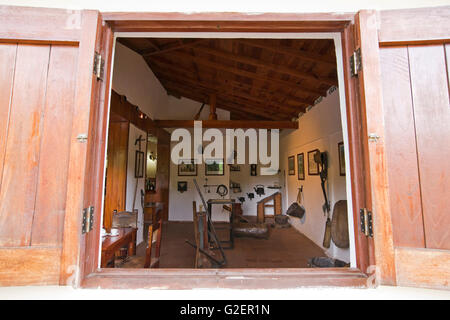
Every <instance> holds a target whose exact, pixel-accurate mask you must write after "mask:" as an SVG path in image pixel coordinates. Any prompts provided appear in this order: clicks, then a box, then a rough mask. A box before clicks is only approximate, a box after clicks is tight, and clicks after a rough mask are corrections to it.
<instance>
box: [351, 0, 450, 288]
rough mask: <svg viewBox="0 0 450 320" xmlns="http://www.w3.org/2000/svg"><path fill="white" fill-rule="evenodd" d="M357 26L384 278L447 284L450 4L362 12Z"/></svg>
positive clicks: (397, 281) (407, 283) (379, 262)
mask: <svg viewBox="0 0 450 320" xmlns="http://www.w3.org/2000/svg"><path fill="white" fill-rule="evenodd" d="M368 30H371V31H372V33H371V34H372V39H371V42H370V43H367V41H369V38H368V37H367V34H368V32H367V31H368ZM359 31H360V36H361V50H362V60H363V73H362V74H360V75H359V76H360V77H361V79H360V81H362V82H364V84H365V86H364V87H363V89H364V90H362V91H361V96H362V100H363V101H364V103H365V108H366V112H367V118H366V119H367V122H368V127H369V128H368V130H367V131H368V133H371V132H373V133H376V134H377V135H378V136H379V137H380V138H379V140H378V141H377V142H374V143H371V142H369V146H370V145H376V147H372V148H370V147H369V153H370V155H369V157H370V159H372V160H373V161H372V162H371V166H373V167H372V168H371V170H370V174H371V176H370V179H371V182H372V183H371V186H372V195H375V198H374V199H373V203H374V204H376V202H377V201H380V200H381V202H378V205H379V206H380V205H384V207H383V208H381V207H379V209H377V210H374V216H375V226H374V229H375V232H376V234H375V252H376V258H377V262H376V264H377V266H382V267H381V279H382V281H383V282H384V283H388V284H397V285H405V286H421V287H432V288H447V289H448V287H449V286H450V284H449V279H450V231H449V230H450V229H449V225H450V214H448V208H449V207H450V197H448V190H449V189H450V162H449V161H448V159H449V157H450V126H449V123H450V104H449V79H450V76H449V69H448V66H449V45H448V44H447V43H448V41H449V39H450V7H440V8H422V9H410V10H392V11H381V12H379V13H378V14H376V13H374V12H367V11H364V12H360V13H359ZM373 35H376V36H377V41H376V42H377V43H376V45H375V43H374V39H373ZM369 60H370V61H369ZM377 65H378V67H377ZM376 122H378V124H376V125H375V126H373V127H370V124H371V123H372V124H374V123H376ZM380 144H381V145H382V146H383V150H380ZM374 170H375V171H374ZM383 172H385V173H387V176H385V174H384V173H383ZM377 181H378V182H380V181H383V183H382V184H379V183H378V184H377ZM376 192H378V196H377V195H376ZM383 193H384V194H383ZM380 194H381V195H383V196H382V197H381V198H379V195H380ZM380 209H381V210H380Z"/></svg>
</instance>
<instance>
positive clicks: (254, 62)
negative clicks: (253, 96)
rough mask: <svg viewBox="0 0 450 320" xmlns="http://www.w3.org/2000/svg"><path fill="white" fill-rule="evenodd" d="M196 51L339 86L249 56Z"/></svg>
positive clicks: (333, 82) (334, 82)
mask: <svg viewBox="0 0 450 320" xmlns="http://www.w3.org/2000/svg"><path fill="white" fill-rule="evenodd" d="M195 50H198V51H201V52H204V53H209V54H211V55H213V56H216V57H219V58H221V59H228V60H232V61H236V62H241V63H245V64H249V65H252V66H256V67H259V68H262V69H266V70H271V71H273V72H277V73H284V74H287V75H290V76H293V77H297V78H300V79H306V80H312V81H318V82H320V83H324V84H327V85H329V86H333V85H336V84H337V80H336V79H331V78H328V77H323V76H316V75H312V74H311V73H308V72H303V71H299V70H295V69H292V68H289V67H287V66H285V65H280V64H273V63H271V62H267V61H261V60H259V59H255V58H251V57H247V56H243V55H236V54H233V53H231V52H227V51H222V50H218V49H212V48H208V47H204V46H198V47H196V48H195ZM177 54H178V53H177Z"/></svg>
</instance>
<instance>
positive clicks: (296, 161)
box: [99, 32, 356, 269]
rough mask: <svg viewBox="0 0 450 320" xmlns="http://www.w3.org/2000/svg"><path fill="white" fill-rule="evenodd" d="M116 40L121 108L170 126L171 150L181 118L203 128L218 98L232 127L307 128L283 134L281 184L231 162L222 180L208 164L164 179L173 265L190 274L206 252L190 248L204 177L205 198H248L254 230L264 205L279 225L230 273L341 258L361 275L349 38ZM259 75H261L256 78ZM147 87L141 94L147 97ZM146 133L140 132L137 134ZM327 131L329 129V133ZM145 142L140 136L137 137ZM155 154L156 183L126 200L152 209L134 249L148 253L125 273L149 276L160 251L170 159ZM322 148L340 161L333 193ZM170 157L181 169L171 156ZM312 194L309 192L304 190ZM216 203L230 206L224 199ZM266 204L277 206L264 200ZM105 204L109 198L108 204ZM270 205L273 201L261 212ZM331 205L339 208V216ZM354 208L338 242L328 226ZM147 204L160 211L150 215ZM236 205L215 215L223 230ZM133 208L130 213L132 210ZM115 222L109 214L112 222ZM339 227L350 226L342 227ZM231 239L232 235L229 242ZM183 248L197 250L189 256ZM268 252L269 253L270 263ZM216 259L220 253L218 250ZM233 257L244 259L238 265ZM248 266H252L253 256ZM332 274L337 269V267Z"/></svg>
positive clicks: (244, 203)
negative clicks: (282, 224)
mask: <svg viewBox="0 0 450 320" xmlns="http://www.w3.org/2000/svg"><path fill="white" fill-rule="evenodd" d="M213 36H214V37H213ZM114 39H115V43H114V48H115V49H114V65H113V71H112V74H113V76H112V79H111V81H112V82H111V84H112V85H111V88H112V89H113V92H112V96H111V99H110V101H111V104H114V103H117V101H121V102H120V103H122V104H124V103H125V104H128V107H131V108H135V109H136V110H138V113H139V114H138V116H139V117H141V116H142V117H145V119H147V117H148V118H151V119H152V120H155V122H158V123H159V125H160V128H159V129H158V130H160V135H161V134H162V135H164V136H165V137H166V138H165V139H166V141H167V137H168V133H169V132H172V131H173V130H174V129H175V128H176V125H180V123H179V122H178V123H175V122H173V125H172V123H171V121H175V120H190V119H194V118H195V117H196V116H199V117H198V118H199V120H202V119H203V120H206V119H208V116H209V115H208V112H209V110H208V109H210V106H211V103H210V99H211V93H213V94H215V95H216V96H215V99H217V100H216V101H215V103H216V106H214V107H215V108H217V111H216V114H218V115H219V119H220V120H248V121H269V120H278V121H292V120H295V121H298V123H299V124H300V125H299V127H300V129H297V130H294V129H283V130H282V132H281V138H280V141H281V143H280V144H281V148H280V151H279V162H280V169H279V171H278V172H277V174H276V175H273V176H271V177H270V178H266V179H262V178H264V177H263V176H261V175H259V174H256V175H255V176H252V174H251V168H252V167H251V164H250V163H248V162H247V163H245V164H243V165H241V166H234V165H230V164H228V163H226V162H225V163H224V169H223V173H222V174H220V175H219V176H220V177H219V178H217V176H208V175H207V174H206V171H205V170H206V165H205V168H203V167H201V168H200V169H199V168H195V171H196V172H195V176H194V175H193V173H189V172H188V173H187V174H186V175H184V174H183V173H180V165H179V164H174V163H171V164H170V168H169V174H168V175H166V176H160V178H161V179H162V180H164V181H165V183H167V184H168V189H167V192H168V194H169V197H168V199H167V200H166V202H164V201H163V207H164V205H165V214H163V216H164V219H163V220H164V223H163V224H162V226H163V230H164V229H165V232H163V235H162V240H161V242H162V246H161V250H162V258H161V261H160V264H159V266H160V267H161V268H164V267H165V268H182V269H183V268H190V265H193V263H192V261H193V260H194V259H193V256H194V255H195V249H192V248H190V247H189V246H187V245H186V243H185V241H184V240H187V239H186V238H189V239H190V241H191V243H192V242H194V236H193V231H194V227H193V225H192V220H193V216H192V210H191V209H190V208H191V205H192V202H193V201H196V202H197V203H200V198H199V195H198V193H197V191H196V190H195V189H194V186H193V179H194V178H193V177H195V178H197V180H199V181H200V185H201V186H202V188H201V189H202V191H203V192H204V193H210V192H211V191H210V190H211V188H212V187H217V186H219V185H224V186H226V187H227V189H229V190H228V192H230V194H229V197H230V196H231V197H234V198H235V199H236V202H237V201H238V199H239V202H240V203H239V210H241V212H242V216H243V220H242V221H241V222H244V221H245V222H246V223H250V224H248V225H250V226H252V227H253V226H255V224H254V223H257V222H261V221H259V220H260V218H259V217H258V215H260V214H259V211H260V210H259V209H258V206H262V208H263V209H262V211H263V216H266V215H267V218H265V217H264V218H263V219H264V220H263V222H264V224H265V225H266V226H268V227H267V228H266V229H268V232H267V235H266V236H267V238H268V239H266V240H265V241H266V242H264V240H255V237H254V235H253V239H248V234H247V235H245V234H244V237H242V238H238V239H237V240H236V241H238V242H239V245H237V248H240V249H241V251H239V250H233V251H229V253H228V254H227V253H225V255H226V256H228V257H229V259H228V260H229V261H227V264H228V267H229V268H246V267H249V268H283V267H285V268H286V267H287V268H303V267H309V266H311V262H312V259H311V258H319V257H320V258H324V260H314V261H319V263H320V262H321V261H325V262H330V263H331V262H333V263H335V262H336V261H339V262H342V264H340V265H339V264H338V265H337V266H343V267H356V253H355V241H354V237H353V234H354V233H353V232H352V231H353V230H354V223H353V214H352V213H353V208H352V201H351V199H352V190H351V176H350V168H349V165H348V163H349V152H348V148H347V147H346V146H348V132H347V116H346V101H345V92H344V90H342V91H340V90H338V88H339V87H342V88H343V87H344V85H343V81H344V75H343V65H342V39H341V34H340V33H298V34H294V33H289V34H285V33H273V34H272V33H264V34H260V33H221V34H220V37H218V35H217V34H211V33H197V32H196V33H128V32H125V33H116V34H115V36H114ZM308 48H309V49H308ZM308 50H310V51H309V53H310V55H309V56H308V54H307V53H308ZM330 57H331V59H330ZM302 58H303V59H302ZM183 59H184V60H183ZM123 61H126V62H123ZM252 68H253V69H252ZM258 68H259V71H258ZM289 68H290V69H289ZM280 69H281V70H280ZM132 70H133V71H132ZM261 70H262V71H261ZM130 71H132V72H130ZM133 72H134V77H133ZM252 73H253V75H254V77H255V78H253V79H252V78H251V74H252ZM133 78H134V79H133ZM249 79H250V80H249ZM144 84H145V85H147V87H146V89H144V88H143V85H144ZM253 84H254V87H253ZM139 87H141V88H140V89H138V88H139ZM217 92H218V93H217ZM261 92H262V93H261ZM146 95H147V96H146ZM115 96H118V97H115ZM145 99H147V101H145ZM164 99H167V100H166V101H164ZM264 99H270V100H267V101H264ZM152 100H153V101H152ZM125 101H126V102H125ZM162 101H164V103H166V107H156V106H154V105H152V104H153V103H155V102H156V103H160V105H161V103H162ZM205 104H207V107H206V108H204V105H205ZM111 107H112V106H111ZM240 107H241V108H240ZM258 107H260V110H258ZM196 112H197V113H196ZM202 113H203V115H202V116H200V115H201V114H202ZM113 116H115V114H114V112H112V113H111V117H113ZM122 120H124V119H122ZM125 120H126V119H125ZM113 121H119V122H120V121H121V120H120V119H119V120H118V119H113ZM135 125H136V124H133V123H132V124H131V126H132V127H135ZM164 126H167V127H168V128H164ZM308 126H309V127H308ZM323 127H327V128H328V129H329V130H323ZM110 128H112V127H110ZM305 128H306V129H305ZM137 129H139V128H137ZM302 129H303V130H302ZM110 130H111V129H110ZM133 130H136V129H133ZM163 130H164V131H163ZM317 131H319V132H317ZM110 132H111V131H110ZM305 132H306V133H305ZM142 134H145V131H142V132H139V136H142ZM155 136H157V134H156V135H155V134H154V133H153V134H152V133H149V135H148V137H147V143H149V141H153V142H155V141H158V139H155ZM134 138H136V137H134ZM134 138H131V135H130V139H131V140H133V139H134ZM131 140H129V141H128V142H129V145H130V146H132V149H133V150H134V149H135V146H136V144H134V146H133V144H132V143H131V142H132V141H131ZM157 144H158V143H156V145H157ZM144 148H145V147H144ZM172 148H173V143H172V145H170V143H169V148H168V150H166V151H169V152H170V151H171V149H172ZM247 148H248V145H247ZM148 150H149V148H147V154H146V156H145V159H146V163H147V170H144V171H145V175H146V177H147V178H144V179H143V180H142V181H143V182H144V183H145V192H144V191H143V193H140V192H137V190H138V188H136V185H134V187H133V184H131V188H130V186H129V183H126V185H127V186H128V187H129V188H125V190H126V191H125V193H129V194H131V195H132V197H131V198H130V199H132V200H131V202H132V203H133V207H132V208H131V211H133V210H134V205H135V204H136V197H137V196H140V194H143V195H144V194H145V196H143V200H142V210H141V212H139V210H138V213H137V219H136V220H137V221H138V222H137V224H136V229H137V234H136V236H135V238H134V239H135V240H137V241H136V245H137V250H136V251H137V252H136V251H132V253H133V255H134V254H136V253H137V256H138V259H136V258H133V259H130V260H128V261H127V258H126V256H125V259H124V260H123V264H122V263H121V264H120V266H122V267H125V268H140V267H142V266H143V265H144V261H145V255H146V254H147V253H148V252H147V251H146V248H147V247H148V239H147V241H146V237H148V226H144V224H145V223H144V220H145V219H146V218H145V211H152V214H153V215H154V214H156V211H154V210H155V209H153V206H154V204H155V202H158V201H152V200H153V199H155V196H154V193H155V192H156V193H158V191H159V190H158V189H159V188H157V187H156V186H157V183H158V180H159V179H157V178H156V173H157V172H158V170H157V169H156V170H155V175H151V174H149V172H150V171H151V169H149V167H148V164H149V163H150V164H151V165H154V164H155V159H157V158H158V160H157V161H156V162H157V163H158V165H157V166H156V168H158V166H159V164H161V163H164V162H162V161H161V160H160V159H159V156H160V155H159V153H158V152H156V150H153V151H148ZM139 151H140V150H139ZM247 151H248V150H247ZM317 151H319V152H321V153H323V154H325V155H326V156H327V157H328V164H327V165H326V166H327V169H328V172H329V174H328V176H327V179H325V181H324V187H323V189H321V179H320V174H319V169H318V168H316V167H315V164H314V153H317ZM137 154H138V151H136V153H134V152H131V153H130V157H128V161H127V163H128V165H130V164H131V165H135V164H136V163H137V162H136V156H135V157H134V158H133V155H137ZM166 159H167V160H169V158H168V157H167V153H166ZM196 166H197V167H198V165H196ZM291 166H293V167H291ZM258 169H259V168H258ZM130 171H131V172H133V170H130V169H128V173H130ZM247 171H249V173H250V174H249V173H247ZM244 172H245V173H244ZM166 173H167V172H166ZM189 175H191V176H189ZM293 176H294V177H293ZM134 179H135V177H131V180H134ZM208 179H209V181H210V182H208ZM261 179H262V180H261ZM129 180H130V179H129ZM219 180H220V181H219ZM222 180H223V181H222ZM263 180H264V181H263ZM269 180H270V182H269ZM272 180H274V181H272ZM136 181H138V179H136ZM211 181H212V182H211ZM180 183H181V184H182V185H183V184H184V186H183V187H185V188H186V190H184V191H180ZM261 186H262V188H263V191H262V192H263V194H264V196H262V194H258V196H256V198H255V194H256V192H257V188H258V187H259V188H260V189H261ZM300 188H301V190H302V193H299V190H300ZM139 189H141V190H143V189H142V188H139ZM189 189H190V190H189ZM253 190H254V191H253ZM186 191H187V192H186ZM214 191H215V190H214ZM252 191H253V192H252ZM185 192H186V193H185ZM266 192H267V194H266ZM213 193H214V194H215V193H217V192H213ZM277 193H278V194H280V198H281V199H282V200H281V204H282V205H281V206H280V207H281V209H280V210H281V211H280V212H275V202H276V201H275V200H274V198H275V197H274V195H275V194H277ZM251 194H253V196H251ZM299 195H300V197H299ZM324 195H325V197H327V198H326V199H327V200H325V198H324ZM208 196H209V194H208ZM126 197H127V198H128V197H129V195H128V196H126ZM216 197H217V198H220V196H217V195H216ZM305 197H306V199H305ZM188 198H189V199H188ZM209 198H211V197H209ZM224 198H225V196H222V199H224ZM264 198H267V199H268V200H267V201H264ZM158 199H161V198H158ZM253 199H254V200H253ZM105 200H108V195H106V197H105ZM302 201H303V203H302ZM137 202H138V203H139V201H137ZM259 202H263V203H264V204H263V205H258V203H259ZM297 202H299V203H300V204H301V206H303V207H306V209H307V211H308V214H306V216H301V217H299V216H297V217H296V216H294V215H291V216H290V217H289V220H290V223H289V225H288V226H289V227H290V228H289V229H288V228H277V227H279V225H278V224H276V223H275V221H274V218H275V217H276V216H277V214H279V213H282V215H283V216H285V213H286V211H287V209H288V208H289V207H290V206H291V205H292V204H293V203H297ZM325 203H327V204H328V209H327V208H326V205H325ZM343 203H345V207H346V210H345V211H346V214H345V220H346V221H345V222H344V223H345V224H346V226H345V227H346V228H344V229H345V231H344V232H343V231H340V232H341V234H342V233H344V234H345V232H346V233H347V237H345V236H344V237H343V238H346V239H338V237H339V235H337V232H335V231H333V236H334V239H332V240H331V238H332V237H331V232H330V230H328V231H327V227H326V226H327V225H328V226H330V225H331V221H332V219H333V211H334V210H333V209H334V208H337V207H342V205H343ZM146 204H148V205H149V206H148V207H147V208H146ZM336 204H338V206H337V207H336ZM225 207H226V206H225V205H224V206H221V208H219V210H216V211H214V214H213V215H212V216H213V219H212V221H213V222H214V223H219V224H220V223H222V224H226V222H227V218H224V216H227V215H228V214H229V210H228V212H227V210H226V208H225ZM266 208H269V209H268V211H270V212H269V213H264V211H266ZM129 209H130V208H129V207H128V210H129ZM200 209H201V208H199V210H200ZM242 209H244V210H242ZM122 210H125V206H124V207H123V208H122ZM118 211H120V210H118ZM336 212H337V211H336ZM341 215H342V214H341ZM105 216H106V215H105V213H104V214H103V217H105ZM342 216H343V215H342ZM110 220H111V219H109V220H108V219H107V221H110ZM147 220H148V218H147ZM147 222H148V221H147ZM339 223H340V224H341V225H342V221H341V222H339ZM334 225H337V223H334ZM348 230H351V231H350V232H349V231H348ZM327 232H330V233H329V237H328V238H329V239H328V241H329V244H328V245H326V244H325V242H322V239H323V238H324V236H325V234H326V233H327ZM268 234H271V236H268ZM246 236H247V239H246ZM266 236H265V237H266ZM221 237H222V238H223V234H222V235H221ZM250 238H252V235H250ZM256 238H257V237H256ZM341 238H342V237H341ZM342 241H343V243H341V242H342ZM269 242H270V243H269ZM286 242H290V245H285V244H284V245H280V244H281V243H286ZM338 242H339V243H338ZM100 245H102V244H100ZM183 246H185V247H184V248H183V249H180V247H183ZM283 246H284V248H283ZM298 247H302V248H304V249H305V250H304V252H305V254H304V255H302V254H301V253H302V252H300V253H299V251H298V250H297V248H298ZM169 248H171V249H169ZM177 248H178V249H177ZM270 248H271V249H270ZM280 249H281V250H280ZM283 249H284V251H283ZM263 251H265V253H266V254H263V255H261V253H262V252H263ZM268 251H270V252H268ZM231 252H233V253H231ZM258 252H259V253H258ZM212 255H213V256H214V253H213V254H212ZM158 256H159V255H158ZM233 256H235V257H239V258H232V257H233ZM268 256H269V257H270V256H272V258H268ZM274 256H275V257H274ZM230 257H231V259H230ZM242 257H244V259H241V258H242ZM283 257H284V258H283ZM287 257H294V258H291V259H289V258H287ZM164 258H165V259H166V262H164ZM296 258H298V259H297V260H296ZM325 259H328V260H325ZM99 260H100V262H99V263H100V266H106V264H105V263H106V262H105V261H103V262H102V261H101V260H102V259H99ZM207 260H208V259H207ZM207 265H208V264H207ZM209 266H210V265H209ZM317 266H318V265H317ZM320 266H321V267H324V266H328V267H331V266H336V264H335V265H331V264H330V265H326V264H322V265H320Z"/></svg>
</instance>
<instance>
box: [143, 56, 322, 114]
mask: <svg viewBox="0 0 450 320" xmlns="http://www.w3.org/2000/svg"><path fill="white" fill-rule="evenodd" d="M147 62H148V63H149V64H150V67H151V68H152V70H154V69H157V70H158V71H159V72H162V73H168V72H169V71H170V74H171V75H172V76H173V77H178V75H180V76H182V77H189V75H190V74H192V72H191V71H190V70H189V69H187V68H185V67H183V66H180V65H175V64H173V63H169V62H167V61H164V60H160V59H158V60H157V59H152V60H147ZM207 70H212V69H209V68H207V69H203V70H202V72H204V73H205V72H206V71H207ZM211 74H212V71H211ZM253 80H254V81H259V82H267V81H266V79H262V78H261V79H253ZM215 81H216V83H218V84H226V85H229V84H232V85H233V86H235V87H246V88H247V89H248V90H250V89H251V88H253V89H254V90H256V91H257V92H263V93H267V94H270V95H275V96H277V95H278V96H279V95H282V96H284V97H285V98H287V99H292V100H296V101H298V102H299V103H304V104H308V105H311V104H313V103H314V100H315V99H312V98H304V97H298V96H295V95H292V94H289V93H286V92H285V91H284V90H286V89H291V90H293V91H294V92H302V93H304V94H308V95H311V94H313V95H314V96H315V97H317V96H320V95H322V94H324V93H323V92H315V91H313V92H311V91H308V90H304V89H302V88H298V87H297V88H295V89H294V88H292V87H289V88H286V87H285V86H281V85H276V86H271V87H269V89H264V88H262V87H259V86H256V84H253V85H249V84H245V83H243V82H241V81H237V80H235V79H231V78H226V77H218V78H215Z"/></svg>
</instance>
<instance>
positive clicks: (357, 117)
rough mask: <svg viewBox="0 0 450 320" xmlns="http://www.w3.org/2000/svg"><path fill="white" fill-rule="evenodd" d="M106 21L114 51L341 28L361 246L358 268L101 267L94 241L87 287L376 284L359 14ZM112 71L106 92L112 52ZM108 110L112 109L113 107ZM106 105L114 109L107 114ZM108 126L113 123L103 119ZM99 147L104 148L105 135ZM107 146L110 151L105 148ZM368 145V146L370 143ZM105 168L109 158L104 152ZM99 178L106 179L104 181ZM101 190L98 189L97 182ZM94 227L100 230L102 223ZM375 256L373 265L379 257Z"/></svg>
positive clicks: (119, 16) (131, 16) (114, 17)
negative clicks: (357, 52) (141, 44)
mask: <svg viewBox="0 0 450 320" xmlns="http://www.w3.org/2000/svg"><path fill="white" fill-rule="evenodd" d="M102 18H103V24H104V25H106V26H109V28H110V32H109V35H108V36H107V37H106V38H107V41H106V44H105V45H106V47H107V51H108V52H109V54H110V55H111V49H112V48H111V47H112V43H113V35H112V34H113V33H114V32H219V33H220V32H267V33H275V32H282V33H291V32H292V33H305V32H320V33H340V34H341V41H342V56H343V57H342V58H343V62H344V64H343V66H344V82H345V96H346V108H347V127H348V128H347V129H348V137H349V153H350V164H349V165H350V171H351V174H352V177H353V178H352V186H351V188H352V193H353V194H352V197H353V199H352V201H353V203H352V204H353V218H354V222H355V223H354V225H355V227H354V237H355V250H356V260H357V267H356V268H324V269H314V268H312V269H308V268H304V269H301V268H297V269H296V268H290V269H286V268H271V269H267V268H258V269H219V270H217V269H204V270H202V269H177V270H174V269H97V268H95V267H93V266H95V265H98V259H99V255H98V254H96V255H95V254H94V253H96V252H97V253H98V248H96V249H95V248H92V247H91V248H89V247H86V250H87V251H88V252H86V253H85V255H84V256H89V257H90V258H89V259H93V261H91V262H90V263H89V266H90V267H84V268H82V271H81V274H80V280H81V281H80V286H81V287H83V288H99V287H101V288H152V289H156V288H161V289H192V288H233V289H259V288H265V289H269V288H277V289H280V288H297V287H309V286H321V287H323V286H328V287H336V286H346V287H368V286H371V285H372V283H371V281H372V280H373V279H374V277H372V275H368V274H367V273H368V272H369V271H371V270H370V268H369V266H371V265H372V264H373V262H372V261H374V260H373V254H371V253H370V252H371V249H372V250H373V243H371V242H373V240H369V239H367V238H365V237H364V236H363V235H362V234H361V233H360V232H359V230H358V229H359V228H358V223H357V222H358V221H359V217H358V216H359V214H358V212H359V210H358V208H362V207H364V203H365V201H366V195H365V194H366V193H367V190H366V187H367V185H366V184H365V181H366V179H365V174H366V173H365V169H364V168H367V167H368V165H367V161H368V159H367V157H363V150H364V149H365V148H367V146H364V144H367V141H365V139H362V136H361V132H360V131H361V128H360V127H361V122H362V115H361V112H360V111H359V110H358V103H357V101H358V100H357V99H358V87H357V85H358V84H357V82H356V81H354V80H353V79H352V78H351V76H350V70H349V64H348V63H347V62H348V61H349V59H350V56H351V54H352V53H353V48H354V43H355V42H354V30H353V23H354V19H355V13H349V14H335V13H317V14H258V15H253V14H240V13H205V14H203V13H202V14H181V13H120V12H118V13H102ZM106 59H107V61H109V64H108V65H107V77H105V79H106V80H105V85H104V90H109V86H110V83H107V82H109V81H110V78H111V56H109V57H106ZM107 101H108V99H104V103H103V104H101V108H103V110H102V111H103V112H102V114H105V113H106V114H107V108H108V107H109V105H108V103H107ZM105 108H106V109H105ZM105 111H106V112H105ZM103 126H104V128H102V129H101V131H102V132H104V130H106V129H105V127H106V126H107V124H106V123H103ZM98 143H99V144H102V145H101V146H100V148H97V150H103V149H104V143H105V141H100V140H99V141H98ZM102 147H103V149H102ZM366 150H367V149H366ZM97 159H98V160H97V161H99V165H100V167H101V168H103V167H104V157H103V158H102V157H97ZM98 183H99V184H101V183H102V182H101V181H99V182H98ZM94 189H95V190H97V191H98V190H99V189H98V187H97V188H94ZM92 232H96V233H100V225H99V224H97V225H96V226H95V228H94V230H93V231H92ZM371 262H372V263H371Z"/></svg>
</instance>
